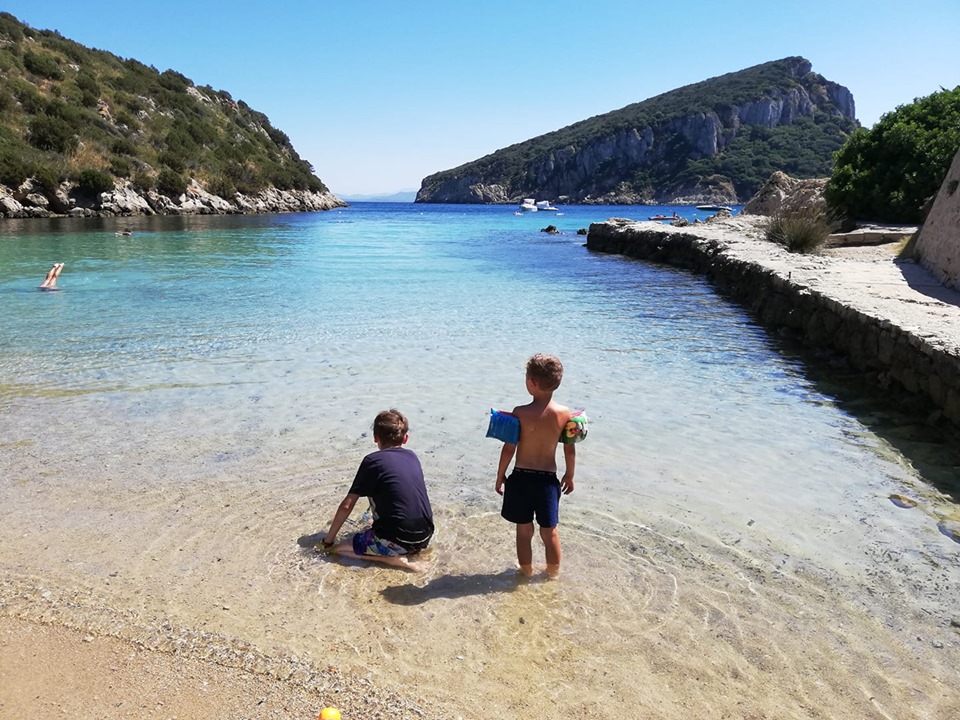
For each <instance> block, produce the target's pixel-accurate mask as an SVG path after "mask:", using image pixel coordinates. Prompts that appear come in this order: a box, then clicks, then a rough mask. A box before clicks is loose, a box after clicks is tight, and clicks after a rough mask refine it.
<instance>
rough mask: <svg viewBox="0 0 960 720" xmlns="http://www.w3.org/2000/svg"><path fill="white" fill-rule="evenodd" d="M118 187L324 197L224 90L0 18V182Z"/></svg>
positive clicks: (305, 170) (273, 136)
mask: <svg viewBox="0 0 960 720" xmlns="http://www.w3.org/2000/svg"><path fill="white" fill-rule="evenodd" d="M28 178H33V180H34V185H36V186H39V187H40V188H45V189H47V190H53V189H54V188H55V187H56V186H58V185H59V184H60V183H61V182H64V181H68V180H69V181H71V182H72V183H74V184H75V186H76V188H77V189H78V190H79V191H80V192H86V193H89V194H96V193H100V192H104V191H106V190H108V189H111V188H112V187H113V185H114V181H124V180H129V181H130V182H132V183H133V185H134V186H135V187H136V188H138V189H140V190H144V191H146V190H156V191H159V192H161V193H163V194H165V195H170V196H177V195H180V194H182V193H183V192H184V190H185V189H186V187H187V183H188V181H189V179H190V178H193V179H195V180H197V181H198V182H199V183H201V184H202V185H203V187H204V188H206V190H207V191H209V192H210V193H212V194H214V195H218V196H221V197H230V196H232V195H234V194H235V193H237V192H240V193H244V194H253V193H257V192H259V191H262V190H265V189H269V188H276V189H279V190H305V191H312V192H327V188H326V186H325V185H324V184H323V183H322V182H321V181H320V180H319V178H317V177H316V176H315V175H314V174H313V168H312V167H311V166H310V164H309V163H308V162H306V161H305V160H302V159H301V158H300V157H299V155H298V154H297V152H296V151H295V150H294V148H293V146H292V145H291V143H290V139H289V138H288V137H287V136H286V135H285V134H284V133H283V132H281V131H280V130H278V129H276V128H275V127H273V126H272V125H271V124H270V121H269V119H268V118H267V117H266V116H265V115H264V114H262V113H260V112H257V111H256V110H253V109H252V108H250V107H249V106H248V105H247V104H246V103H244V102H243V101H242V100H236V101H235V100H234V99H233V98H232V97H231V96H230V94H229V93H228V92H226V91H224V90H214V89H213V88H211V87H199V88H198V87H195V86H194V84H193V82H192V81H191V80H190V79H189V78H186V77H184V76H183V75H181V74H180V73H178V72H176V71H174V70H166V71H164V72H158V71H157V70H156V69H155V68H153V67H148V66H146V65H144V64H142V63H140V62H138V61H137V60H134V59H123V58H120V57H117V56H116V55H113V54H111V53H109V52H105V51H103V50H96V49H90V48H87V47H84V46H83V45H80V44H78V43H76V42H73V41H71V40H68V39H66V38H64V37H62V36H61V35H60V34H59V33H57V32H56V31H50V30H34V29H32V28H30V27H29V26H27V25H24V24H22V23H20V22H19V21H18V20H17V19H16V18H15V17H14V16H12V15H10V14H9V13H0V183H2V184H4V185H7V186H10V187H13V188H16V187H17V186H19V185H20V184H21V183H23V182H24V181H25V180H27V179H28Z"/></svg>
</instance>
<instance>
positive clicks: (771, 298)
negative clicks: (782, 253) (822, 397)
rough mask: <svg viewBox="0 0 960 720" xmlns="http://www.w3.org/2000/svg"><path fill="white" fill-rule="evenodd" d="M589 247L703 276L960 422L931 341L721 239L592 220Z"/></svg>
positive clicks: (954, 365)
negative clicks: (736, 252) (733, 251)
mask: <svg viewBox="0 0 960 720" xmlns="http://www.w3.org/2000/svg"><path fill="white" fill-rule="evenodd" d="M587 247H588V248H589V249H590V250H595V251H597V252H603V253H616V254H619V255H626V256H628V257H634V258H638V259H643V260H651V261H654V262H661V263H665V264H669V265H672V266H675V267H680V268H685V269H688V270H692V271H695V272H697V273H700V274H703V275H705V276H706V277H707V278H708V279H709V280H710V281H711V282H712V283H713V284H714V285H715V286H716V287H717V289H718V290H719V291H721V292H722V293H724V294H727V295H730V296H732V297H733V298H735V299H736V300H738V301H740V302H741V303H743V304H744V305H745V306H747V307H748V308H749V309H750V310H751V311H752V312H753V313H754V314H755V316H756V317H757V318H758V319H759V321H760V322H762V323H763V324H764V325H766V326H767V327H770V328H774V329H779V328H788V329H790V330H792V331H794V332H795V333H796V334H797V335H798V336H799V337H800V338H802V340H803V342H804V343H805V344H807V345H809V346H811V347H815V348H821V349H827V350H831V351H834V352H837V353H840V354H841V355H843V356H844V357H846V358H847V359H848V360H849V362H850V364H851V365H852V366H853V367H855V368H856V369H858V370H860V371H863V372H867V373H870V374H872V375H874V376H875V377H876V378H877V380H879V382H880V383H881V384H883V385H895V386H899V387H900V388H902V389H904V390H906V391H908V392H910V393H913V394H921V395H923V396H925V397H926V398H927V399H928V400H929V401H930V403H931V404H932V405H934V406H935V407H936V408H939V409H940V410H941V411H942V413H943V415H944V416H945V417H948V418H949V419H950V420H952V421H953V422H955V423H958V424H960V356H958V355H957V354H955V353H951V352H949V351H948V350H945V349H944V348H942V347H939V346H938V345H937V344H936V342H935V341H932V340H931V339H930V338H927V337H923V336H921V335H919V334H917V333H915V332H912V331H911V330H910V329H906V328H901V327H897V326H896V325H894V324H893V323H891V322H889V321H887V320H883V319H880V318H877V317H874V316H871V315H869V314H867V313H864V312H862V311H860V310H858V309H856V308H854V307H850V306H848V305H845V304H843V303H841V302H838V301H837V300H836V299H833V298H830V297H827V296H825V295H824V294H822V293H820V292H817V291H815V290H811V289H810V288H807V287H803V286H800V285H798V284H795V283H793V282H791V281H790V279H789V278H784V277H782V276H781V275H780V274H778V273H776V272H774V271H773V270H771V269H769V268H765V267H763V266H762V265H759V264H757V263H754V262H749V261H744V260H741V259H739V258H736V257H732V256H730V255H729V254H728V253H727V252H726V248H725V245H724V244H723V243H722V242H720V241H717V240H714V239H709V238H704V237H699V236H697V235H696V234H694V233H679V232H664V231H657V230H655V229H651V230H647V229H641V228H638V227H636V226H633V225H627V224H624V223H617V222H607V223H594V224H593V225H591V226H590V230H589V232H588V234H587Z"/></svg>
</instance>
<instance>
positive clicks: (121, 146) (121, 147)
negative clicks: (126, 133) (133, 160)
mask: <svg viewBox="0 0 960 720" xmlns="http://www.w3.org/2000/svg"><path fill="white" fill-rule="evenodd" d="M111 149H112V150H113V152H115V153H116V154H117V155H131V156H132V155H136V154H137V146H136V145H134V143H133V141H132V140H130V139H128V138H117V139H116V140H114V141H113V145H112V147H111Z"/></svg>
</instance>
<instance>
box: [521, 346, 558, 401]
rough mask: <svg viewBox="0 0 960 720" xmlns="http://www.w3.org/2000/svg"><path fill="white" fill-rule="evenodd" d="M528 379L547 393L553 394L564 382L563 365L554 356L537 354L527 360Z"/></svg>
mask: <svg viewBox="0 0 960 720" xmlns="http://www.w3.org/2000/svg"><path fill="white" fill-rule="evenodd" d="M527 377H528V378H530V379H531V380H533V382H534V384H535V385H536V386H537V387H538V388H540V389H541V390H543V391H545V392H553V391H554V390H556V389H557V388H558V387H560V381H561V380H563V363H561V362H560V360H559V359H558V358H556V357H554V356H553V355H544V354H543V353H537V354H536V355H534V356H533V357H532V358H530V359H529V360H527Z"/></svg>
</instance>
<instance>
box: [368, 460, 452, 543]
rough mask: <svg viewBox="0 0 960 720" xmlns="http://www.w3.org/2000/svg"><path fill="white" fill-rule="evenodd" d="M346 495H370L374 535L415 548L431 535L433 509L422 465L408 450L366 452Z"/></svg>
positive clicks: (426, 541) (425, 541) (428, 539)
mask: <svg viewBox="0 0 960 720" xmlns="http://www.w3.org/2000/svg"><path fill="white" fill-rule="evenodd" d="M350 494H351V495H364V496H366V497H368V498H370V509H371V510H372V512H373V531H374V533H376V535H377V537H379V538H382V539H384V540H391V541H393V542H395V543H397V545H400V546H401V547H404V548H406V549H408V550H419V549H422V548H424V547H426V545H427V543H428V542H429V541H430V538H431V537H432V536H433V510H432V509H431V508H430V499H429V498H428V497H427V486H426V484H425V483H424V481H423V468H422V467H420V459H419V458H418V457H417V455H416V453H414V452H413V451H412V450H407V449H406V448H402V447H392V448H384V449H383V450H377V451H376V452H372V453H370V454H369V455H367V456H366V457H365V458H364V459H363V460H362V461H361V462H360V467H359V469H358V470H357V476H356V477H355V478H354V480H353V485H351V486H350Z"/></svg>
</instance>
